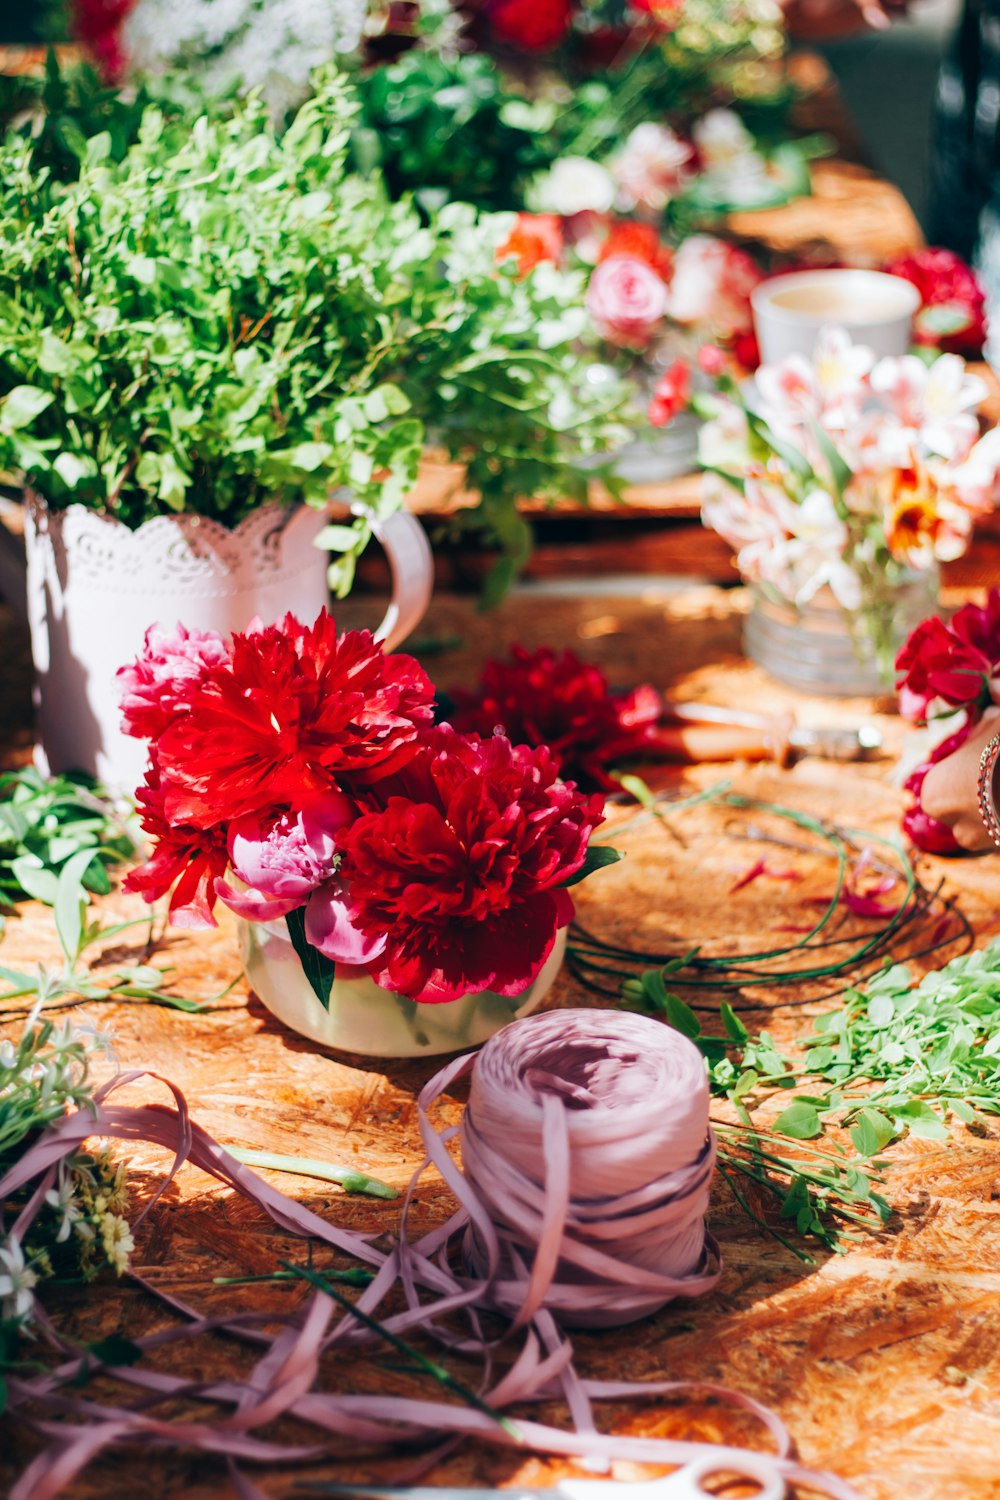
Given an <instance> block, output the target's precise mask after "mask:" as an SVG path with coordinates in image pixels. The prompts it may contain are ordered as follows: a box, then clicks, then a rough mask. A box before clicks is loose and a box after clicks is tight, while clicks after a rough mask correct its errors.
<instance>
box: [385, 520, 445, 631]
mask: <svg viewBox="0 0 1000 1500" xmlns="http://www.w3.org/2000/svg"><path fill="white" fill-rule="evenodd" d="M372 531H373V532H374V533H375V536H376V537H377V539H378V540H379V541H380V542H381V544H382V547H383V548H384V550H385V555H386V558H387V559H388V562H389V569H390V572H391V573H392V598H391V600H390V601H389V607H388V609H387V610H386V612H385V617H384V618H383V620H382V623H381V625H380V626H379V627H378V629H377V630H376V632H375V639H376V640H377V641H381V642H382V644H383V646H384V647H385V649H386V651H394V650H395V648H396V647H397V646H398V645H399V644H400V642H401V641H405V639H406V637H407V636H408V635H410V633H411V632H412V631H413V630H415V629H416V627H417V625H419V623H420V621H421V620H422V619H423V617H424V615H425V614H426V613H427V606H428V605H429V604H430V602H431V593H432V591H433V588H434V559H433V557H432V555H431V549H430V544H429V542H428V541H427V535H426V533H425V531H424V528H423V527H422V526H421V524H420V522H419V521H418V520H417V518H416V516H413V515H411V514H410V512H409V511H407V510H397V511H396V512H395V513H394V514H393V515H391V516H388V517H387V518H386V519H385V520H381V521H375V522H374V523H373V525H372Z"/></svg>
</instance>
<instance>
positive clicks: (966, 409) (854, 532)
mask: <svg viewBox="0 0 1000 1500" xmlns="http://www.w3.org/2000/svg"><path fill="white" fill-rule="evenodd" d="M722 387H723V390H722V396H721V399H720V400H719V401H718V402H716V403H714V414H713V415H712V417H711V420H710V421H708V423H707V424H706V426H705V427H704V429H703V431H702V434H701V443H700V459H701V462H702V464H703V466H704V468H705V470H706V475H705V480H704V490H703V510H702V514H703V519H704V521H705V523H706V525H708V526H710V527H712V529H713V530H715V531H717V532H718V533H719V534H720V535H721V536H723V537H724V538H725V539H726V541H728V542H729V543H730V544H731V545H732V546H733V547H734V548H735V549H736V562H737V565H738V567H739V569H740V572H741V573H742V575H743V577H744V578H745V579H746V580H748V581H749V582H751V583H754V584H756V585H758V586H759V587H760V588H761V589H762V590H763V591H764V593H765V594H766V595H769V596H771V597H774V598H777V599H779V600H781V601H784V602H788V603H790V604H792V605H793V606H795V607H796V608H799V609H801V608H803V607H805V606H807V605H809V604H810V603H811V602H812V601H813V600H814V599H816V598H817V596H819V595H820V594H821V593H822V592H823V591H828V593H829V594H830V595H832V596H833V598H834V599H835V600H836V602H837V604H839V605H840V606H841V608H842V609H843V610H844V611H846V612H847V614H848V616H849V617H850V619H851V620H852V622H854V624H855V629H856V632H857V638H858V640H859V641H861V640H864V641H866V642H867V643H868V644H869V645H870V647H871V648H872V650H873V652H874V655H875V658H876V660H877V661H878V662H879V664H880V666H881V669H882V672H883V675H885V676H886V677H887V678H888V674H889V672H890V670H891V666H892V660H893V657H894V656H895V652H896V649H897V645H898V642H897V641H896V640H895V639H894V635H893V623H894V616H895V611H896V603H897V597H898V593H899V589H900V586H901V585H902V584H903V583H904V582H905V581H906V579H907V577H908V576H909V575H911V574H913V573H914V572H916V573H925V574H927V573H929V574H933V572H934V570H935V569H936V565H937V563H938V562H941V561H947V560H951V559H954V558H957V557H960V556H961V555H962V553H963V552H964V551H965V549H966V548H967V546H968V545H969V540H970V537H971V534H972V527H973V523H974V521H975V519H976V517H977V516H981V515H983V514H985V513H986V512H988V511H989V510H992V509H993V507H994V505H995V503H996V498H997V494H996V490H997V473H998V465H1000V450H998V445H997V434H996V433H990V434H988V435H987V436H986V437H984V438H982V439H980V438H979V424H978V421H977V419H976V408H977V406H978V405H979V403H980V402H981V401H982V400H983V398H984V397H985V395H986V387H985V385H984V383H983V382H982V381H981V380H980V379H979V378H978V377H977V376H975V375H972V374H970V373H969V372H968V371H967V369H966V367H965V364H964V361H963V360H962V359H961V358H960V357H959V356H958V355H955V354H942V355H939V356H938V357H937V358H936V359H934V360H933V361H932V362H931V363H930V364H928V363H926V362H925V361H924V360H922V359H920V358H919V357H918V356H917V355H914V354H910V355H906V356H904V357H903V358H899V359H881V360H878V361H876V359H875V357H874V355H873V354H872V352H871V350H870V349H868V348H866V347H865V346H863V345H857V344H852V343H851V341H850V338H849V336H848V335H847V334H846V333H845V332H844V331H843V330H842V329H836V328H828V329H825V330H823V331H822V333H821V335H820V338H819V342H818V344H817V349H816V353H815V356H814V358H813V360H808V359H805V358H804V357H802V356H799V355H792V356H791V357H789V358H788V359H787V360H785V361H783V362H782V363H781V364H778V365H774V366H762V367H761V368H760V369H758V371H757V375H756V379H755V382H754V388H753V391H752V392H751V393H750V394H748V395H746V396H744V395H743V393H742V392H741V390H740V389H739V388H738V387H737V386H736V384H735V383H734V382H733V381H732V380H731V379H730V378H728V377H726V376H723V377H722ZM705 404H706V405H712V404H713V403H705Z"/></svg>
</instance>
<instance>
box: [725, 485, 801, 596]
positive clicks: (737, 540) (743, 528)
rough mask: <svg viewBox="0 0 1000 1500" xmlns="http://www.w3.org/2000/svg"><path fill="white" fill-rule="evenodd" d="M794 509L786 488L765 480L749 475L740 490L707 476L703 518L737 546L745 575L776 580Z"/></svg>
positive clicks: (737, 558)
mask: <svg viewBox="0 0 1000 1500" xmlns="http://www.w3.org/2000/svg"><path fill="white" fill-rule="evenodd" d="M795 510H796V506H795V505H794V503H793V502H792V501H791V500H789V498H788V496H787V495H786V494H785V492H784V490H782V489H781V488H780V486H778V485H776V484H770V483H768V482H767V481H766V480H762V479H748V480H747V481H746V486H745V491H744V493H743V494H740V492H739V490H736V489H734V488H733V487H732V485H729V484H726V483H725V482H724V481H723V480H721V479H719V478H718V477H717V476H715V475H706V477H705V481H704V486H703V490H702V509H701V517H702V520H703V521H704V523H705V525H706V526H709V527H710V528H711V529H712V530H713V531H717V532H718V533H719V535H720V536H721V537H722V538H723V539H724V540H725V541H727V542H728V543H729V545H730V546H731V547H734V548H735V549H736V563H737V566H738V568H739V570H740V572H741V573H742V574H743V576H744V578H751V579H753V578H764V577H767V578H768V580H769V581H770V582H772V583H775V578H774V576H773V573H774V566H775V563H776V560H777V559H779V558H780V557H783V555H784V553H783V550H782V549H783V548H784V546H785V544H786V542H787V539H788V536H789V533H790V530H791V526H792V523H793V521H794V518H795ZM775 586H776V587H779V588H781V587H783V585H782V584H777V583H776V584H775Z"/></svg>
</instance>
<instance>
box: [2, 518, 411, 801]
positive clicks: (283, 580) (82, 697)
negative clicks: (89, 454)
mask: <svg viewBox="0 0 1000 1500" xmlns="http://www.w3.org/2000/svg"><path fill="white" fill-rule="evenodd" d="M25 509H26V516H25V547H26V553H27V573H28V597H27V604H28V622H29V625H30V628H31V651H32V656H33V658H34V663H35V709H36V722H37V731H38V749H37V751H36V761H37V763H38V764H39V767H40V768H41V769H42V770H43V771H46V772H58V771H66V770H79V771H88V772H90V773H91V774H92V775H94V776H97V777H99V778H100V780H101V781H103V782H104V783H105V784H106V785H107V786H109V787H113V788H115V789H117V790H121V791H125V792H131V791H133V790H134V789H135V787H136V786H137V785H138V784H139V783H140V782H141V780H142V778H143V775H144V772H145V767H146V745H145V744H144V743H143V742H142V741H140V740H133V739H129V738H128V737H127V736H125V735H123V734H122V732H121V729H120V728H119V722H120V717H121V715H120V711H119V707H118V688H117V684H116V682H115V673H116V672H117V670H118V668H119V667H120V666H122V665H124V664H125V663H126V662H130V661H131V660H132V659H133V658H134V657H135V656H136V655H137V654H138V653H139V651H141V649H142V645H143V639H144V637H145V634H146V631H147V630H148V629H149V627H150V626H151V625H155V624H161V625H163V626H165V627H168V628H169V627H171V626H173V625H175V624H176V623H177V622H178V621H179V622H181V623H182V624H184V625H186V626H187V627H188V628H189V629H197V630H217V631H219V633H220V634H222V635H229V634H230V633H231V632H232V631H234V630H245V629H246V627H247V625H248V624H249V623H250V621H251V620H252V619H253V618H254V617H255V616H259V617H260V619H261V620H262V621H263V622H264V624H265V625H270V624H274V623H275V621H277V620H279V619H281V618H282V617H283V616H284V615H285V614H287V613H289V612H291V613H292V614H293V615H295V616H296V618H297V619H300V620H302V621H304V622H307V623H311V622H312V621H313V620H314V619H315V618H316V616H317V615H318V614H319V612H320V610H321V609H323V608H325V607H326V606H327V604H328V602H329V593H328V590H327V583H326V568H327V556H326V553H325V552H322V551H321V550H320V549H319V548H318V547H317V546H316V545H315V541H316V537H317V536H318V535H319V532H320V531H321V530H322V529H323V527H324V526H325V525H326V521H327V517H326V515H325V514H324V513H323V512H321V511H317V510H313V509H311V508H309V507H306V506H298V507H294V508H289V507H286V506H283V505H280V504H278V503H275V502H272V503H269V504H267V505H264V506H262V507H261V508H260V509H259V510H256V511H254V512H253V513H252V514H251V515H249V516H247V517H246V519H245V520H243V521H241V522H240V524H239V525H238V526H237V527H235V528H234V529H233V530H229V529H228V528H227V527H225V526H222V525H220V524H219V523H218V522H217V521H212V520H209V519H207V518H206V517H204V516H197V515H178V516H156V517H154V518H153V519H152V520H149V521H146V522H144V523H143V525H142V526H140V527H139V528H138V530H136V531H130V530H129V529H128V527H126V526H124V525H122V523H121V522H120V521H118V520H116V519H114V518H112V517H109V516H106V515H103V514H102V513H100V512H97V511H92V510H87V509H86V508H85V507H83V506H79V505H71V506H69V507H68V509H66V510H61V511H50V510H49V509H48V507H47V506H46V505H45V503H44V501H42V500H39V499H38V498H37V497H33V496H29V497H28V502H27V505H26V508H25ZM374 530H375V535H376V536H377V537H378V540H379V541H380V542H381V544H382V546H383V548H384V549H385V552H386V555H387V557H388V560H389V565H390V568H391V571H392V582H393V594H392V600H391V602H390V604H389V607H388V609H387V611H386V614H385V617H384V619H383V620H382V623H381V625H380V626H379V627H378V629H377V631H376V636H377V638H378V639H379V640H382V641H384V642H385V646H386V649H387V650H391V649H392V648H393V647H394V646H395V645H397V644H398V643H399V642H400V641H402V640H403V639H405V637H406V636H407V635H409V633H410V632H411V631H412V630H413V628H414V626H415V625H416V624H417V622H418V621H419V620H420V618H421V617H422V615H423V614H424V612H425V610H426V608H427V605H428V603H429V601H430V595H431V587H432V583H433V566H432V561H431V554H430V548H429V547H428V544H427V539H426V537H425V535H424V533H423V530H422V529H421V527H420V525H419V523H418V522H417V521H416V520H415V519H414V518H413V516H411V515H409V514H408V513H407V512H405V511H400V512H398V513H397V514H396V515H393V516H391V517H390V518H389V519H388V520H386V521H381V522H378V523H377V524H376V525H375V527H374Z"/></svg>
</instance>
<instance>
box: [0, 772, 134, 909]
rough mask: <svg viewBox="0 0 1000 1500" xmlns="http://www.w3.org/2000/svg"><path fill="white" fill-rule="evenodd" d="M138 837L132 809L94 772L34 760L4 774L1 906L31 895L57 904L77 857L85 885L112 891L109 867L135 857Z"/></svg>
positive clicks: (0, 837) (0, 823)
mask: <svg viewBox="0 0 1000 1500" xmlns="http://www.w3.org/2000/svg"><path fill="white" fill-rule="evenodd" d="M137 837H138V833H137V831H133V827H132V820H131V813H130V811H129V810H126V809H123V808H121V807H120V806H119V805H118V804H116V803H115V802H114V801H113V800H112V799H111V798H109V797H108V796H107V795H105V794H104V793H103V792H102V789H101V788H100V786H98V784H97V783H96V782H94V781H92V780H90V779H89V778H88V777H84V776H53V777H45V776H42V775H41V773H40V772H39V771H36V770H35V769H34V768H33V767H30V766H28V767H25V768H24V769H23V770H19V771H8V772H6V773H5V774H3V775H0V909H2V908H3V907H4V906H6V907H7V908H8V909H9V908H10V905H11V903H12V902H15V901H18V900H21V899H22V898H23V897H24V896H33V897H34V898H35V899H36V900H38V901H44V902H45V903H46V904H47V905H49V906H53V905H54V904H55V901H56V897H57V894H58V891H59V879H60V874H61V872H62V871H63V869H65V867H66V865H67V864H68V863H69V862H70V860H75V861H76V866H75V868H79V870H80V874H79V883H80V886H81V889H82V890H84V891H93V892H95V893H97V894H99V895H105V894H106V893H107V892H108V891H109V890H110V889H111V880H110V876H109V871H110V870H111V869H112V868H113V867H114V866H116V865H119V864H122V863H123V862H125V861H127V860H130V859H133V858H135V857H136V854H137V844H136V838H137ZM84 854H86V856H87V857H86V859H84V858H83V855H84Z"/></svg>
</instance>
